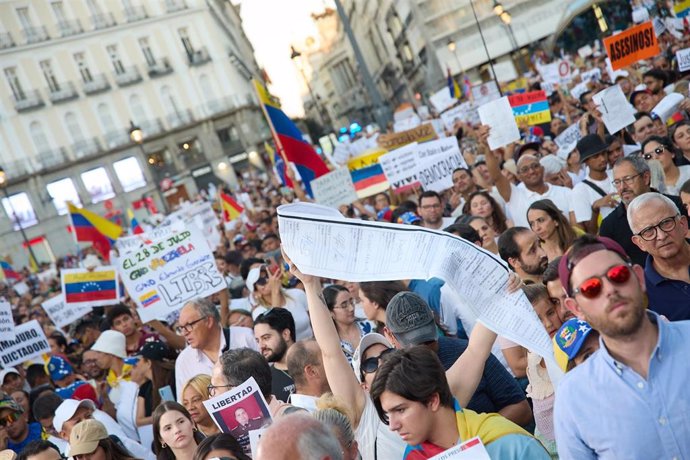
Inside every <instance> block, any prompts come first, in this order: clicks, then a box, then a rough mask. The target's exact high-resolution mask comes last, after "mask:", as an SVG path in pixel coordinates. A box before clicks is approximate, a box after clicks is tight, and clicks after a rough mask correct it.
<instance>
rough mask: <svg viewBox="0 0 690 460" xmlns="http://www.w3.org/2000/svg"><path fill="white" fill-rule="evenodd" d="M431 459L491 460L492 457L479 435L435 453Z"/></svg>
mask: <svg viewBox="0 0 690 460" xmlns="http://www.w3.org/2000/svg"><path fill="white" fill-rule="evenodd" d="M429 460H491V457H490V456H489V452H487V450H486V447H484V443H483V442H482V440H481V439H479V437H478V436H477V437H474V438H472V439H469V440H467V441H465V442H463V443H462V444H458V445H457V446H453V447H451V448H450V449H448V450H445V451H443V452H441V453H440V454H437V455H434V456H433V457H431V458H430V459H429Z"/></svg>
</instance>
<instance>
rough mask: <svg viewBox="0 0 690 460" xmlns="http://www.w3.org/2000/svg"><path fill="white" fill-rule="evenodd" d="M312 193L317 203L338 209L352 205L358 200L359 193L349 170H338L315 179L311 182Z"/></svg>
mask: <svg viewBox="0 0 690 460" xmlns="http://www.w3.org/2000/svg"><path fill="white" fill-rule="evenodd" d="M311 191H312V192H313V193H314V199H315V200H316V202H317V203H321V204H323V205H324V206H330V207H332V208H336V209H337V208H338V206H340V205H341V204H350V203H352V202H353V201H355V200H357V192H356V191H355V186H354V184H353V183H352V176H351V175H350V170H349V169H347V168H338V169H336V170H335V171H331V172H329V173H328V174H325V175H323V176H321V177H319V178H318V179H314V180H313V181H311Z"/></svg>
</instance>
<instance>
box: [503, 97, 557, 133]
mask: <svg viewBox="0 0 690 460" xmlns="http://www.w3.org/2000/svg"><path fill="white" fill-rule="evenodd" d="M508 102H509V103H510V106H511V107H512V108H513V116H514V117H515V121H516V122H517V123H518V124H520V123H524V122H527V124H528V125H530V126H531V125H540V124H542V123H549V122H550V121H551V110H549V102H548V101H547V100H546V93H545V92H544V91H530V92H529V93H522V94H513V95H511V96H508Z"/></svg>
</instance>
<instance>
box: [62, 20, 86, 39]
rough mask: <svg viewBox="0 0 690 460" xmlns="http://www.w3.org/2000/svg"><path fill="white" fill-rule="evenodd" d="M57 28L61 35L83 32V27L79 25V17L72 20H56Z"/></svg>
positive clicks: (66, 35)
mask: <svg viewBox="0 0 690 460" xmlns="http://www.w3.org/2000/svg"><path fill="white" fill-rule="evenodd" d="M58 29H59V30H60V36H62V37H69V36H70V35H77V34H80V33H82V32H84V28H83V27H82V26H81V22H79V19H75V20H73V21H60V22H58Z"/></svg>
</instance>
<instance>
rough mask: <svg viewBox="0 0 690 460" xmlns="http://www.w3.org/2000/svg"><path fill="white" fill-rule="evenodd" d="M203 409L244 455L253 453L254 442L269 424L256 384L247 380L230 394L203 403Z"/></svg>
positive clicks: (262, 397)
mask: <svg viewBox="0 0 690 460" xmlns="http://www.w3.org/2000/svg"><path fill="white" fill-rule="evenodd" d="M204 407H206V410H207V411H208V413H209V415H210V416H211V418H212V419H213V422H214V423H215V424H216V426H217V427H218V428H219V429H220V431H222V432H223V433H229V434H231V435H232V436H233V437H234V438H235V439H237V442H239V443H240V446H242V450H243V451H244V453H245V454H247V455H249V456H251V454H252V452H254V453H256V447H257V442H258V439H259V437H260V433H261V431H263V430H264V429H265V428H266V427H268V425H270V424H271V422H272V421H273V419H272V418H271V412H270V410H269V409H268V404H267V403H266V399H264V396H263V395H262V394H261V391H260V389H259V385H258V384H257V383H256V380H254V377H250V378H249V380H247V381H246V382H244V383H242V385H240V386H237V387H235V388H233V389H231V390H230V391H226V392H225V393H222V394H220V395H218V396H215V397H213V398H211V399H208V400H206V401H204Z"/></svg>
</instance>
